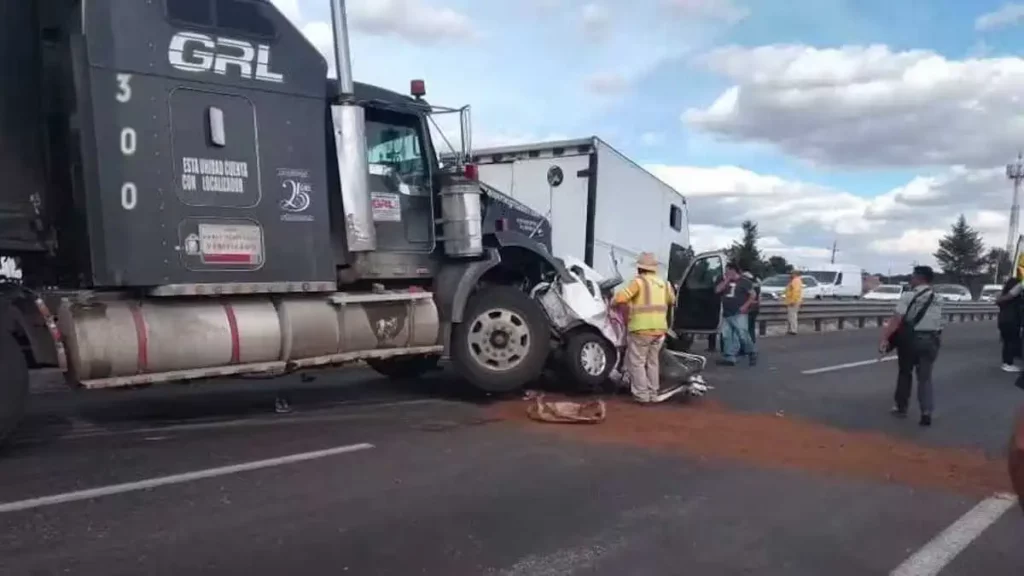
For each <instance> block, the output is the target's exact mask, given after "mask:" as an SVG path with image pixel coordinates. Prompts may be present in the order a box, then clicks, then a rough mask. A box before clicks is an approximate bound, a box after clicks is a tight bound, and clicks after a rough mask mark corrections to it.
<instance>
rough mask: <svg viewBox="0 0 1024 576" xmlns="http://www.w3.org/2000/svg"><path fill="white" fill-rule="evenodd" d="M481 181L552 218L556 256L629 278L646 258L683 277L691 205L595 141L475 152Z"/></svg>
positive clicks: (669, 275)
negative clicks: (645, 255)
mask: <svg viewBox="0 0 1024 576" xmlns="http://www.w3.org/2000/svg"><path fill="white" fill-rule="evenodd" d="M473 162H474V163H476V164H477V166H478V167H479V174H480V180H481V181H482V182H484V183H486V184H488V185H490V186H493V187H494V188H497V189H498V190H501V191H502V192H505V193H506V194H508V195H510V196H512V197H513V198H515V199H516V200H518V201H519V202H522V203H523V204H525V205H527V206H529V207H530V208H532V209H534V210H536V211H537V212H540V213H541V214H543V215H545V216H547V217H548V220H549V221H550V222H551V247H552V251H553V253H554V255H555V256H565V255H569V256H575V257H577V258H581V259H583V260H584V261H585V262H586V263H587V264H588V265H590V266H592V267H593V268H594V269H596V270H597V271H598V272H600V273H601V274H604V275H606V276H613V275H614V273H615V271H614V267H613V264H612V258H611V254H612V252H613V251H614V253H615V255H616V257H617V258H618V259H619V261H620V262H621V266H620V268H621V272H622V274H623V275H624V276H629V274H630V272H631V269H632V266H633V262H634V261H635V260H636V257H637V256H639V255H640V253H641V252H653V253H654V254H655V255H656V256H657V258H658V268H659V273H660V275H661V276H663V277H667V278H668V279H669V280H671V281H674V282H676V281H678V279H679V278H680V277H681V276H682V274H683V272H684V269H685V266H686V261H685V254H686V252H687V251H686V249H687V247H688V246H689V245H690V234H689V223H688V218H687V211H686V199H685V198H684V197H683V195H682V194H680V193H679V192H678V191H676V190H675V189H673V188H672V187H671V186H669V185H668V184H665V183H664V182H662V181H661V180H660V179H658V178H657V177H656V176H654V175H653V174H651V173H650V172H648V171H647V170H644V169H643V168H642V167H641V166H639V165H638V164H636V163H635V162H633V161H632V160H630V159H629V158H627V157H626V156H625V155H623V154H622V153H620V152H619V151H617V150H615V149H614V148H612V147H611V146H610V145H608V144H607V143H606V142H604V141H603V140H601V139H600V138H597V137H589V138H582V139H577V140H567V141H559V142H545V143H539V144H526V145H521V146H507V147H501V148H488V149H483V150H474V151H473Z"/></svg>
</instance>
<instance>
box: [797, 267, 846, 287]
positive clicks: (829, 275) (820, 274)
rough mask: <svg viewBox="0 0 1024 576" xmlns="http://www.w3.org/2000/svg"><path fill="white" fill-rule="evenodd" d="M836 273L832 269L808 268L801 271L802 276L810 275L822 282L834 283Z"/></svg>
mask: <svg viewBox="0 0 1024 576" xmlns="http://www.w3.org/2000/svg"><path fill="white" fill-rule="evenodd" d="M837 274H839V273H838V272H834V271H832V270H810V271H808V272H804V273H803V275H804V276H810V277H812V278H814V279H815V280H817V281H818V282H822V283H824V284H835V282H836V275H837Z"/></svg>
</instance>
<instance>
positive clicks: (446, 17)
mask: <svg viewBox="0 0 1024 576" xmlns="http://www.w3.org/2000/svg"><path fill="white" fill-rule="evenodd" d="M348 12H349V19H350V22H351V26H352V27H353V28H354V29H355V30H359V31H362V32H365V33H367V34H373V35H378V36H398V37H400V38H402V39H404V40H406V41H408V42H412V43H415V44H436V43H439V42H443V41H446V40H471V39H474V38H476V37H477V35H478V34H477V31H476V29H475V28H474V25H473V21H472V20H470V18H469V17H468V16H466V15H465V14H463V13H461V12H457V11H455V10H452V9H450V8H442V7H439V6H434V5H431V4H427V3H426V2H425V1H424V0H357V1H355V2H350V3H349V7H348Z"/></svg>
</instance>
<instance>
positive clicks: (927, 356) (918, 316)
mask: <svg viewBox="0 0 1024 576" xmlns="http://www.w3.org/2000/svg"><path fill="white" fill-rule="evenodd" d="M934 277H935V273H934V272H933V271H932V268H931V266H915V267H914V271H913V273H912V274H911V275H910V286H911V290H910V291H908V292H904V293H903V295H902V296H900V301H899V303H898V304H897V305H896V311H895V312H894V313H893V315H892V317H891V318H889V321H888V322H886V323H885V328H883V329H882V340H881V342H879V344H878V350H879V352H882V353H886V352H890V351H891V350H892V348H893V347H894V346H895V348H896V355H897V356H898V358H897V364H898V365H899V373H898V375H897V376H896V393H895V400H896V402H895V405H894V406H893V408H892V413H893V415H895V416H897V417H899V418H905V417H906V416H907V405H908V404H909V403H910V391H911V389H912V388H913V385H914V373H915V372H916V373H917V402H918V404H919V405H920V407H921V420H920V424H921V426H931V425H932V411H933V410H934V408H935V399H934V391H933V389H932V367H933V366H934V365H935V360H936V359H937V358H938V357H939V347H940V346H941V344H942V338H941V336H942V298H939V297H938V296H936V295H935V293H934V292H933V291H932V280H933V279H934Z"/></svg>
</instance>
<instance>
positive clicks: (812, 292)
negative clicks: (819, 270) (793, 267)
mask: <svg viewBox="0 0 1024 576" xmlns="http://www.w3.org/2000/svg"><path fill="white" fill-rule="evenodd" d="M800 280H801V281H802V282H803V285H804V300H821V297H822V288H821V284H819V283H818V281H817V280H815V279H814V277H813V276H801V277H800ZM788 284H789V274H777V275H775V276H769V277H768V278H765V279H764V281H762V282H761V298H764V299H767V300H782V295H783V294H784V293H785V292H786V286H787V285H788Z"/></svg>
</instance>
